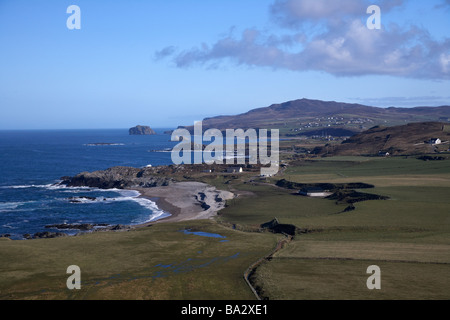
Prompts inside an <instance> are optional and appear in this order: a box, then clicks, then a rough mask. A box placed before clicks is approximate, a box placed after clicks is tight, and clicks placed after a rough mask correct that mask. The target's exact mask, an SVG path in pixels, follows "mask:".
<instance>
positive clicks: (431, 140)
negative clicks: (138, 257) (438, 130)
mask: <svg viewBox="0 0 450 320" xmlns="http://www.w3.org/2000/svg"><path fill="white" fill-rule="evenodd" d="M427 142H428V143H429V144H441V143H442V141H441V139H439V138H436V139H430V140H429V141H427Z"/></svg>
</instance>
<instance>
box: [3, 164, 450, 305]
mask: <svg viewBox="0 0 450 320" xmlns="http://www.w3.org/2000/svg"><path fill="white" fill-rule="evenodd" d="M449 164H450V161H427V162H426V161H419V160H417V159H414V158H409V159H407V158H404V157H403V158H362V157H340V158H324V159H320V160H314V161H303V162H298V163H296V165H295V166H289V167H288V169H287V170H286V171H285V173H284V174H283V175H282V176H277V177H273V178H271V179H268V180H260V179H256V178H254V177H252V174H249V173H245V174H243V175H232V176H230V175H205V174H202V175H199V176H196V177H192V179H194V180H195V179H197V180H201V181H204V182H208V183H211V184H213V185H215V186H217V187H219V188H221V189H227V190H231V191H233V192H235V193H236V194H239V197H238V198H236V199H233V200H231V201H229V202H228V205H227V207H226V208H225V209H224V210H222V211H221V212H220V215H219V217H218V218H217V219H216V220H209V221H195V222H188V223H176V224H157V225H154V226H152V227H149V228H144V229H139V230H135V231H130V232H117V233H95V234H87V235H83V236H79V237H68V238H57V239H47V240H32V241H11V240H6V239H0V256H1V259H0V299H157V300H162V299H165V300H169V299H177V300H180V299H200V300H201V299H254V295H253V293H252V292H251V290H250V289H249V288H248V286H247V285H246V283H245V281H244V279H243V273H244V272H245V270H246V269H247V268H248V267H249V266H250V265H251V264H252V263H254V262H255V261H256V260H258V259H259V258H261V257H264V256H265V255H267V254H268V253H269V252H271V251H272V250H273V249H274V248H275V246H276V243H277V241H279V240H280V239H282V238H283V236H282V235H275V234H272V233H270V232H263V233H260V232H255V231H256V230H257V229H258V228H259V226H260V225H261V224H262V223H265V222H268V221H271V220H272V219H273V218H275V217H276V218H278V219H279V221H280V223H286V224H293V225H295V226H297V227H298V228H300V229H302V230H307V231H308V233H301V234H297V235H296V236H295V238H294V240H293V241H291V242H290V243H289V244H288V245H286V246H285V247H284V248H283V249H282V250H280V251H278V252H277V253H276V254H275V255H274V256H273V258H272V259H271V260H269V261H265V262H264V263H263V264H261V265H260V266H258V267H257V269H256V272H255V273H254V276H253V278H252V279H253V281H254V284H255V286H257V287H258V288H259V290H260V293H261V296H262V297H264V298H268V299H289V300H297V299H298V300H303V299H319V300H320V299H449V298H450V283H449V282H450V280H449V279H450V278H449V277H448V274H449V273H450V209H449V208H450V197H449V195H450V192H449V191H450V165H449ZM282 178H283V179H287V180H290V181H294V182H308V183H312V182H332V183H343V182H364V183H370V184H373V185H374V186H375V188H373V189H365V190H361V191H363V192H368V193H374V194H378V195H383V196H387V197H389V200H372V201H365V202H358V203H356V204H355V207H356V209H355V210H354V211H350V212H343V210H344V208H345V207H346V204H336V203H335V201H332V200H328V199H320V198H308V197H303V196H299V195H296V194H295V190H287V189H282V188H279V187H276V186H274V183H275V182H276V181H277V180H278V179H282ZM233 225H234V226H237V228H236V229H233V228H232V227H231V226H233ZM186 228H194V229H197V230H202V231H207V232H212V233H218V234H221V235H223V236H226V237H227V238H226V240H228V241H227V242H220V240H221V239H217V238H206V237H200V236H195V235H186V234H183V233H182V232H180V230H184V229H186ZM69 265H78V266H80V268H81V272H82V290H79V291H69V290H68V289H67V288H66V280H67V277H68V275H67V274H66V269H67V267H68V266H69ZM370 265H378V266H379V267H380V268H381V283H382V284H381V290H369V289H367V287H366V280H367V278H368V277H369V275H368V274H367V273H366V270H367V267H368V266H370Z"/></svg>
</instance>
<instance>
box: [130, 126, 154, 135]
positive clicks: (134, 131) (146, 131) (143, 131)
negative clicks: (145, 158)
mask: <svg viewBox="0 0 450 320" xmlns="http://www.w3.org/2000/svg"><path fill="white" fill-rule="evenodd" d="M129 133H130V135H137V136H148V135H155V134H156V132H155V130H153V129H152V128H150V127H148V126H136V127H133V128H130V130H129Z"/></svg>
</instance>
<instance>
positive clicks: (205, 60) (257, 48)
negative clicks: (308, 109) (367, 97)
mask: <svg viewBox="0 0 450 320" xmlns="http://www.w3.org/2000/svg"><path fill="white" fill-rule="evenodd" d="M446 3H449V1H446ZM371 4H372V3H370V2H369V1H365V0H346V1H334V0H275V1H274V2H273V3H272V5H271V7H270V17H271V20H272V21H273V22H275V23H276V25H277V26H278V27H279V29H280V30H282V31H281V33H283V34H280V32H277V33H270V32H263V31H260V30H258V29H254V28H253V29H246V30H244V31H243V32H242V33H241V34H240V35H238V36H237V37H236V36H235V35H233V34H229V35H227V36H224V37H222V38H221V39H219V40H217V41H216V42H215V43H213V44H203V45H201V46H199V47H196V48H193V49H190V50H184V51H181V52H180V51H177V50H175V49H174V48H173V47H167V48H164V49H162V50H160V51H158V52H157V53H155V56H156V57H157V58H159V59H162V58H165V57H170V58H171V59H172V60H173V61H174V63H175V64H176V66H177V67H180V68H187V67H192V66H196V65H201V66H208V67H211V66H217V65H220V63H222V62H225V61H231V62H233V63H235V64H238V65H247V66H257V67H270V68H273V69H287V70H292V71H299V72H302V71H322V72H326V73H330V74H333V75H335V76H363V75H391V76H400V77H408V78H424V79H450V38H445V39H443V40H435V39H433V37H432V36H431V35H430V33H429V32H428V31H427V30H425V29H423V28H421V27H418V26H409V27H400V26H399V25H397V24H395V23H389V25H385V24H384V23H383V22H382V25H383V27H382V29H381V30H369V29H368V28H367V26H366V20H367V19H368V18H369V15H368V14H367V13H366V10H367V8H368V7H369V5H371ZM378 5H379V6H380V8H381V10H382V14H386V13H389V12H390V11H391V10H393V9H395V8H398V7H401V6H403V5H405V3H404V0H389V1H387V0H386V1H378ZM382 17H383V16H382ZM382 21H383V20H382ZM311 31H312V32H311Z"/></svg>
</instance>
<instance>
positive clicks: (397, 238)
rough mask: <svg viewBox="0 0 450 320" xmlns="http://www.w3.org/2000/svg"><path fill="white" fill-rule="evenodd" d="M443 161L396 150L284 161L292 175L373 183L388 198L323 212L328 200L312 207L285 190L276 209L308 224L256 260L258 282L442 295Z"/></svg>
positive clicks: (329, 293) (448, 247)
mask: <svg viewBox="0 0 450 320" xmlns="http://www.w3.org/2000/svg"><path fill="white" fill-rule="evenodd" d="M449 168H450V167H449V162H448V161H435V162H423V161H418V160H416V159H398V158H393V159H376V158H375V159H357V158H343V159H325V160H321V161H317V162H309V163H305V164H304V166H301V167H295V168H290V169H289V170H288V171H287V172H286V177H287V178H290V179H291V180H292V181H297V182H305V181H307V182H365V183H372V184H374V185H375V188H374V189H368V190H366V192H370V193H375V194H380V195H385V196H388V197H389V198H390V199H389V200H377V201H366V202H361V203H356V204H355V205H356V210H354V211H351V212H346V213H341V214H332V213H331V214H330V212H332V211H333V210H332V209H331V208H330V207H328V208H330V209H329V211H328V213H327V212H326V210H324V208H323V207H322V208H321V209H320V210H318V211H317V212H315V213H313V211H314V209H312V208H311V207H313V208H318V207H319V206H317V205H315V204H313V203H312V202H311V203H307V202H306V200H299V199H298V198H295V197H292V198H291V199H290V200H288V198H285V202H284V204H283V206H281V208H280V210H279V211H278V212H277V217H278V218H279V219H280V220H281V221H282V222H286V223H294V224H296V225H297V226H298V227H307V228H310V229H312V230H315V231H314V232H312V233H309V234H306V235H300V236H297V238H296V239H295V241H294V242H292V243H291V244H290V245H289V246H288V247H287V248H286V249H284V250H282V251H281V252H279V253H277V254H276V256H275V257H274V259H272V260H271V261H270V262H266V263H265V264H264V265H262V266H261V267H260V268H259V269H258V272H257V275H256V283H257V285H258V286H260V287H262V288H264V295H265V296H267V297H268V298H271V299H449V298H450V280H449V277H448V274H449V272H450V209H449V208H450V197H449V195H450V174H449ZM305 175H306V178H305ZM311 200H316V199H311ZM318 201H319V202H320V201H321V202H324V203H327V204H322V205H323V206H325V205H326V206H331V204H330V203H332V202H331V201H329V200H325V199H323V200H320V199H319V200H318ZM286 202H289V203H290V204H288V203H286ZM247 206H249V204H247ZM265 206H266V207H267V206H270V201H268V202H267V203H266V204H265ZM290 206H294V207H297V212H298V214H297V215H296V216H295V218H293V217H292V212H293V211H292V210H287V211H284V209H283V208H284V207H290ZM310 206H311V207H310ZM273 210H275V208H273ZM305 212H310V214H309V215H308V216H305V215H304V213H305ZM234 214H235V215H238V214H237V213H234ZM370 265H378V266H379V267H380V268H381V274H382V284H383V285H382V289H381V290H379V291H378V290H376V291H372V290H368V289H367V287H366V284H365V281H366V280H367V278H368V276H369V275H366V269H367V267H368V266H370Z"/></svg>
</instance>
